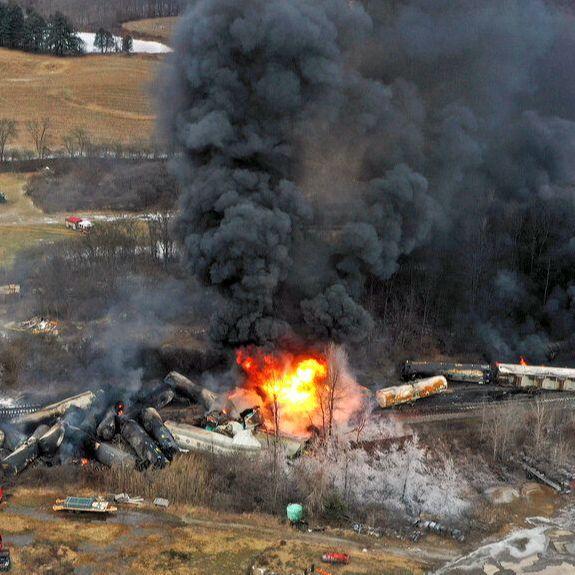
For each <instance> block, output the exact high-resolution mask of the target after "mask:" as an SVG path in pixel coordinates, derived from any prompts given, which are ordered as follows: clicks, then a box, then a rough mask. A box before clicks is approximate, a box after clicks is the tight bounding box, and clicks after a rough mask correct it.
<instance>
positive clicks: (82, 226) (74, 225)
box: [66, 216, 92, 232]
mask: <svg viewBox="0 0 575 575" xmlns="http://www.w3.org/2000/svg"><path fill="white" fill-rule="evenodd" d="M66 227H67V228H68V229H70V230H77V231H82V232H86V231H88V230H89V229H90V228H91V227H92V222H91V221H90V220H86V219H84V218H80V217H78V216H69V217H67V218H66Z"/></svg>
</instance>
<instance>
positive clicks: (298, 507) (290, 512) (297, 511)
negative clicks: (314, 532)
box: [286, 503, 303, 523]
mask: <svg viewBox="0 0 575 575" xmlns="http://www.w3.org/2000/svg"><path fill="white" fill-rule="evenodd" d="M286 513H287V518H288V519H289V520H290V521H291V522H292V523H299V522H300V521H301V520H302V519H303V505H302V504H301V503H290V504H289V505H288V506H287V507H286Z"/></svg>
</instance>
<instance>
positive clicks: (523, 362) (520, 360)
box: [519, 356, 529, 365]
mask: <svg viewBox="0 0 575 575" xmlns="http://www.w3.org/2000/svg"><path fill="white" fill-rule="evenodd" d="M519 365H529V364H528V363H527V362H526V361H525V358H524V357H523V356H520V357H519Z"/></svg>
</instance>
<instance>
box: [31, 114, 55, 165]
mask: <svg viewBox="0 0 575 575" xmlns="http://www.w3.org/2000/svg"><path fill="white" fill-rule="evenodd" d="M51 127H52V124H51V122H50V118H48V117H44V118H41V119H38V120H30V121H29V122H27V124H26V129H27V130H28V134H30V137H31V138H32V141H33V142H34V149H35V150H36V156H37V157H38V158H39V159H40V160H42V159H43V158H45V157H46V153H47V152H48V142H49V140H50V128H51Z"/></svg>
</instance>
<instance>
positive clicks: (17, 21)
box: [0, 2, 84, 56]
mask: <svg viewBox="0 0 575 575" xmlns="http://www.w3.org/2000/svg"><path fill="white" fill-rule="evenodd" d="M0 47H2V48H9V49H12V50H24V51H26V52H34V53H38V54H53V55H54V56H74V55H79V54H82V53H83V52H84V42H83V41H82V40H81V38H80V37H79V36H78V34H77V32H76V30H75V29H74V27H73V26H72V24H71V22H70V20H68V18H66V16H64V15H63V14H62V13H61V12H56V13H55V14H52V15H50V16H49V17H48V18H47V19H46V18H44V17H43V16H41V15H40V14H39V13H38V12H36V11H35V10H34V9H24V8H22V6H20V5H19V4H17V3H15V2H8V3H7V4H0Z"/></svg>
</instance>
